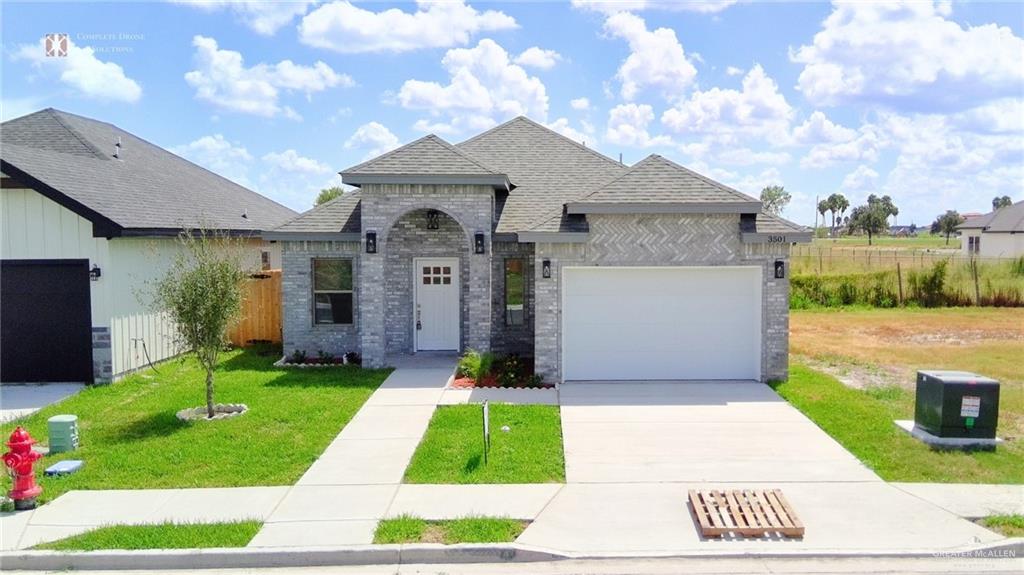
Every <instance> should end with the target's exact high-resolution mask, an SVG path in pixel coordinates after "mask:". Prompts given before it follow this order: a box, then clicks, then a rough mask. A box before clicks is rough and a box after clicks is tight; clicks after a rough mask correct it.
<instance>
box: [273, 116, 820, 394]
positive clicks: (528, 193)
mask: <svg viewBox="0 0 1024 575" xmlns="http://www.w3.org/2000/svg"><path fill="white" fill-rule="evenodd" d="M341 176H342V179H343V181H344V182H345V183H346V184H349V185H351V186H355V187H357V188H359V189H358V190H357V191H355V192H352V193H348V194H345V195H343V196H341V197H339V198H337V199H335V200H333V201H331V202H328V203H326V204H323V205H321V206H319V207H317V208H314V209H313V210H310V211H308V212H306V213H304V214H302V215H300V216H298V217H297V218H295V219H293V220H291V221H290V222H288V223H286V224H284V225H282V226H280V227H278V228H276V229H274V230H272V231H270V232H268V233H267V234H266V235H265V236H264V237H265V238H267V239H273V240H277V241H279V242H280V243H281V244H282V266H283V267H282V270H283V284H282V286H283V287H282V289H283V310H282V315H283V339H284V346H285V353H286V354H287V353H291V351H292V350H303V351H306V352H307V353H311V354H315V353H316V352H317V351H319V350H323V351H326V352H330V353H332V354H339V353H344V352H349V351H354V352H357V353H360V354H362V358H363V364H364V365H369V366H380V365H385V364H386V362H387V357H388V356H389V355H391V354H411V353H418V352H423V351H434V350H444V351H460V350H466V349H476V350H481V351H486V350H490V351H494V352H497V353H518V354H521V355H523V356H532V357H533V358H534V364H535V369H536V372H537V373H538V374H540V375H542V376H543V377H544V378H545V379H546V380H547V381H551V382H561V381H565V380H637V379H655V380H656V379H753V380H761V381H765V380H769V379H778V378H785V377H786V375H787V355H788V336H789V325H788V320H789V280H788V269H787V259H788V256H789V251H790V246H791V244H793V243H795V242H809V241H810V240H811V232H810V231H809V230H807V229H805V228H803V227H800V226H798V225H795V224H793V223H790V222H788V221H785V220H783V219H782V218H779V217H775V216H772V215H769V214H767V213H765V212H763V211H762V206H761V202H760V201H758V200H757V199H755V198H752V197H750V196H747V195H745V194H742V193H740V192H738V191H736V190H734V189H732V188H730V187H728V186H725V185H722V184H720V183H718V182H715V181H714V180H711V179H710V178H707V177H705V176H702V175H700V174H697V173H695V172H693V171H691V170H688V169H686V168H684V167H682V166H680V165H677V164H675V163H673V162H672V161H670V160H668V159H666V158H663V157H661V156H658V155H651V156H648V157H647V158H645V159H644V160H642V161H640V162H638V163H637V164H635V165H633V166H626V165H623V164H621V163H620V162H618V161H615V160H614V159H612V158H609V157H606V156H604V155H602V154H599V153H598V152H596V151H594V150H592V149H589V148H587V147H586V146H583V145H581V144H579V143H577V142H574V141H572V140H570V139H568V138H566V137H564V136H562V135H560V134H558V133H556V132H554V131H552V130H550V129H548V128H546V127H544V126H542V125H540V124H538V123H536V122H533V121H531V120H529V119H527V118H524V117H519V118H516V119H513V120H511V121H508V122H506V123H504V124H501V125H499V126H497V127H495V128H493V129H491V130H488V131H486V132H484V133H482V134H479V135H477V136H475V137H473V138H470V139H469V140H466V141H464V142H462V143H460V144H458V145H452V144H450V143H448V142H446V141H444V140H443V139H441V138H439V137H437V136H435V135H429V136H426V137H424V138H421V139H419V140H416V141H414V142H412V143H410V144H407V145H405V146H403V147H400V148H398V149H396V150H394V151H391V152H388V153H386V154H383V155H381V156H378V157H376V158H373V159H371V160H369V161H367V162H364V163H362V164H359V165H357V166H353V167H351V168H349V169H347V170H344V171H342V172H341Z"/></svg>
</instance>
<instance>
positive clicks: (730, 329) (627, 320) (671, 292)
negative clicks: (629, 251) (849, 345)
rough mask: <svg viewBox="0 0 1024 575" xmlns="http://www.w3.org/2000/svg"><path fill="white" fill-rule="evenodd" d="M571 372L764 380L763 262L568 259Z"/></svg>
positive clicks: (565, 298) (565, 310)
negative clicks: (587, 262) (640, 263)
mask: <svg viewBox="0 0 1024 575" xmlns="http://www.w3.org/2000/svg"><path fill="white" fill-rule="evenodd" d="M561 271H562V373H563V379H564V380H566V381H571V380H601V381H605V380H612V381H616V380H624V381H628V380H759V379H761V355H762V354H761V345H762V342H761V326H762V303H761V302H762V296H761V285H762V273H763V271H762V268H761V267H760V266H714V267H697V266H687V267H593V266H592V267H565V268H562V270H561Z"/></svg>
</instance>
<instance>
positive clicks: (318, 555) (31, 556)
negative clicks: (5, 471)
mask: <svg viewBox="0 0 1024 575" xmlns="http://www.w3.org/2000/svg"><path fill="white" fill-rule="evenodd" d="M956 557H964V558H992V559H1000V558H1002V559H1009V558H1020V557H1024V538H1012V539H1006V540H1003V541H999V542H997V543H993V544H990V545H978V546H971V547H962V548H955V549H938V550H934V549H933V550H925V549H919V550H909V551H892V550H879V551H870V550H868V551H834V550H833V551H827V550H824V551H819V550H808V551H768V552H759V551H729V550H721V551H710V552H709V551H693V552H685V553H677V552H668V553H663V554H662V553H656V552H655V553H652V552H641V553H609V554H599V553H587V554H563V553H556V552H553V551H547V550H542V549H539V548H536V547H526V546H521V545H517V544H508V545H491V544H460V545H437V544H415V545H365V546H349V547H297V548H272V547H263V548H250V547H240V548H236V549H173V550H164V549H156V550H143V551H86V552H61V551H13V552H11V551H8V552H4V553H0V563H2V564H3V568H4V570H24V571H62V570H90V569H91V570H123V569H138V570H149V569H240V568H243V569H244V568H250V569H252V568H271V567H326V566H344V565H388V564H446V563H533V562H540V561H564V560H590V559H672V558H678V559H853V558H862V559H872V558H876V559H935V558H956Z"/></svg>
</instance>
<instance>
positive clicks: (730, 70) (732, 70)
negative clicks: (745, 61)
mask: <svg viewBox="0 0 1024 575" xmlns="http://www.w3.org/2000/svg"><path fill="white" fill-rule="evenodd" d="M725 74H726V75H727V76H741V75H742V74H743V68H737V67H736V66H729V67H727V68H726V69H725Z"/></svg>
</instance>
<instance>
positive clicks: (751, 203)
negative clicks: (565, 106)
mask: <svg viewBox="0 0 1024 575" xmlns="http://www.w3.org/2000/svg"><path fill="white" fill-rule="evenodd" d="M566 207H567V211H568V213H570V214H573V213H579V214H582V213H602V212H614V211H633V212H659V211H671V212H718V213H756V212H759V211H760V210H761V202H760V201H758V200H756V199H754V198H752V197H750V196H748V195H746V194H743V193H741V192H739V191H737V190H734V189H732V188H730V187H729V186H726V185H724V184H720V183H718V182H716V181H714V180H712V179H710V178H707V177H705V176H702V175H700V174H698V173H696V172H694V171H692V170H688V169H686V168H684V167H683V166H680V165H679V164H676V163H675V162H672V161H670V160H668V159H666V158H663V157H662V156H659V155H657V154H651V155H650V156H647V157H646V158H644V159H643V160H641V161H639V162H637V163H636V164H635V165H634V166H633V167H631V168H629V169H628V170H627V171H625V172H624V173H623V174H621V175H620V176H619V177H617V178H615V179H613V180H612V181H610V182H608V183H606V184H605V185H603V186H601V187H600V188H598V189H596V190H595V191H593V192H592V193H590V194H587V195H586V196H583V197H580V198H577V199H575V200H572V201H570V202H567V203H566Z"/></svg>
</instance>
